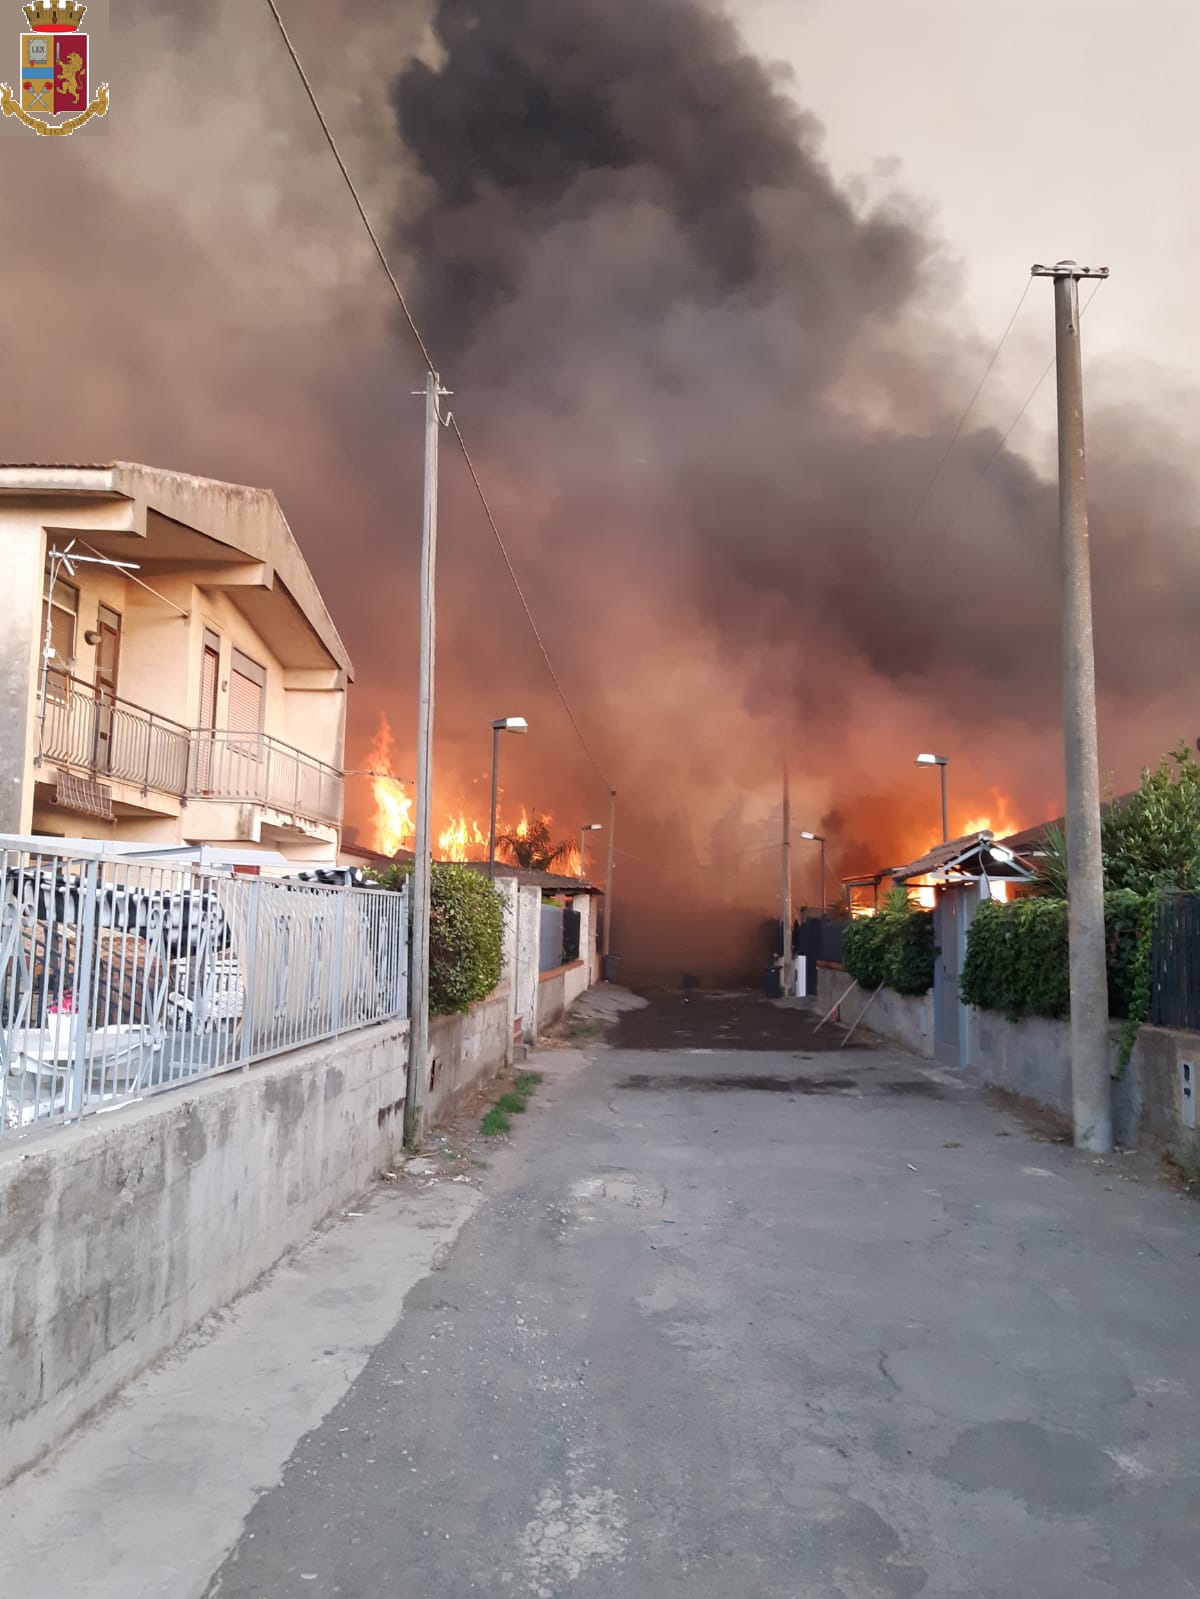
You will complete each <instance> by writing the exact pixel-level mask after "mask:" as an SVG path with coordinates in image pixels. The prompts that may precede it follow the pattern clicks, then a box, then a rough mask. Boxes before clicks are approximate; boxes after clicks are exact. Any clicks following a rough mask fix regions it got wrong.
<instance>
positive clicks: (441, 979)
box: [373, 861, 504, 1016]
mask: <svg viewBox="0 0 1200 1599" xmlns="http://www.w3.org/2000/svg"><path fill="white" fill-rule="evenodd" d="M373 875H374V877H375V881H376V882H378V883H379V884H381V885H382V886H383V887H384V888H391V889H401V888H403V887H404V885H405V883H406V882H407V881H408V880H409V878H410V877H411V876H412V868H411V866H400V865H393V866H388V867H386V868H385V869H384V870H383V871H381V872H377V873H375V874H373ZM503 947H504V919H503V907H502V904H501V900H500V896H499V894H498V893H497V892H496V890H495V889H494V888H493V887H492V885H491V884H490V883H489V882H488V880H487V878H486V877H484V876H482V874H481V873H479V872H473V871H470V870H469V869H468V868H467V867H465V866H447V865H442V864H441V863H439V862H436V861H435V862H434V866H433V877H432V880H431V883H430V917H429V1010H430V1013H431V1014H432V1015H434V1016H453V1015H456V1014H459V1013H461V1012H463V1011H467V1010H470V1008H471V1006H472V1005H474V1004H475V1003H476V1002H477V1001H479V1000H481V999H486V998H487V997H488V995H489V994H490V993H491V992H492V990H493V989H494V988H495V986H496V984H497V983H498V982H499V981H500V971H501V967H502V965H503Z"/></svg>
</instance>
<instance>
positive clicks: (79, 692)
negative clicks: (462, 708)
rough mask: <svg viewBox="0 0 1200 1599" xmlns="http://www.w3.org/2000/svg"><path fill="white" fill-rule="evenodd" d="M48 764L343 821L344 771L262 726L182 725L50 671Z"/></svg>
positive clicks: (45, 730) (146, 788) (101, 778)
mask: <svg viewBox="0 0 1200 1599" xmlns="http://www.w3.org/2000/svg"><path fill="white" fill-rule="evenodd" d="M44 711H45V719H44V722H43V725H42V731H41V753H42V760H43V763H44V764H48V765H52V766H65V767H68V768H69V769H71V770H74V771H86V772H87V773H89V775H90V776H92V777H93V778H94V779H96V780H97V781H98V782H106V781H112V782H117V783H130V784H133V785H135V786H136V787H138V788H140V789H141V790H142V792H143V793H149V792H150V790H154V791H155V792H156V793H159V794H173V795H176V796H178V797H179V798H180V799H184V798H193V799H221V800H238V801H242V802H248V803H251V804H258V805H269V806H271V807H272V809H274V810H278V811H282V812H285V813H286V814H288V815H290V816H295V817H298V818H301V819H303V820H306V821H311V822H319V823H326V824H330V825H334V826H336V825H337V824H338V823H340V821H341V819H342V788H343V781H342V774H341V772H339V771H338V769H337V768H336V767H334V766H327V765H326V764H325V762H324V761H319V760H317V759H316V758H315V757H314V756H312V755H305V754H304V752H303V751H302V750H298V749H294V748H293V747H292V745H290V744H284V743H282V742H281V741H280V740H279V739H276V738H270V737H269V736H268V735H267V734H265V733H231V732H227V731H225V730H224V729H222V730H212V729H208V728H187V727H184V726H182V725H181V724H180V723H179V722H173V721H171V720H170V718H169V717H165V716H159V715H158V714H157V713H156V712H154V711H148V710H146V709H145V708H144V707H143V706H141V705H134V704H132V703H131V702H130V701H128V700H123V699H119V698H117V697H116V696H115V695H111V694H107V693H105V692H103V691H102V690H98V689H97V688H96V687H95V686H94V684H91V683H87V682H84V681H83V680H82V679H81V678H76V677H69V676H68V675H67V674H66V673H65V672H51V673H49V676H48V682H47V688H46V700H45V706H44Z"/></svg>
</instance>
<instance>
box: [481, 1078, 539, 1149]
mask: <svg viewBox="0 0 1200 1599" xmlns="http://www.w3.org/2000/svg"><path fill="white" fill-rule="evenodd" d="M541 1080H542V1074H541V1072H522V1073H521V1074H520V1076H518V1077H517V1078H516V1080H515V1081H514V1083H513V1085H512V1087H511V1088H510V1089H508V1090H507V1092H505V1093H503V1094H501V1095H500V1098H499V1099H498V1100H497V1101H496V1103H495V1104H494V1105H493V1106H492V1108H491V1110H489V1111H488V1113H487V1115H486V1116H485V1117H484V1118H483V1121H482V1122H481V1123H480V1128H479V1130H480V1132H481V1133H482V1134H483V1136H484V1137H485V1138H499V1137H500V1136H501V1134H503V1133H509V1132H511V1131H512V1120H511V1118H512V1117H513V1116H523V1115H524V1114H525V1112H526V1111H527V1110H528V1109H529V1099H530V1096H531V1095H532V1093H533V1091H534V1089H535V1088H536V1087H537V1086H538V1084H539V1083H540V1082H541Z"/></svg>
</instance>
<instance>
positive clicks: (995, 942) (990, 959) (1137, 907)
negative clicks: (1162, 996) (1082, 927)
mask: <svg viewBox="0 0 1200 1599" xmlns="http://www.w3.org/2000/svg"><path fill="white" fill-rule="evenodd" d="M1145 906H1146V902H1145V900H1143V899H1142V897H1141V896H1140V895H1138V894H1134V893H1131V892H1130V891H1128V890H1125V889H1121V890H1117V891H1115V892H1113V893H1110V894H1106V895H1105V896H1104V922H1105V929H1106V933H1107V944H1108V1009H1109V1014H1110V1015H1112V1016H1118V1017H1127V1016H1129V1014H1130V1010H1131V1007H1132V1008H1133V1009H1134V1010H1136V1009H1137V1008H1138V1004H1137V1003H1135V996H1137V995H1138V994H1139V993H1140V991H1141V988H1142V986H1143V982H1142V977H1141V974H1140V971H1139V949H1140V947H1141V945H1142V943H1143V942H1144V939H1145V927H1146V921H1145ZM960 989H961V993H962V997H963V999H964V1000H965V1001H966V1002H967V1004H968V1005H977V1006H978V1007H979V1008H980V1009H981V1010H995V1011H1002V1012H1003V1013H1004V1015H1005V1016H1007V1017H1008V1019H1009V1021H1014V1022H1015V1021H1019V1020H1020V1019H1021V1018H1022V1017H1023V1016H1048V1017H1051V1018H1061V1017H1065V1016H1069V1015H1070V1012H1071V981H1070V956H1069V950H1068V941H1067V902H1066V900H1065V899H1035V898H1030V899H1017V900H1012V901H1010V902H1009V903H1008V904H1000V903H998V902H997V901H996V900H985V901H984V903H983V904H982V905H981V906H980V907H979V909H978V911H977V912H976V915H975V920H974V921H973V922H972V923H971V930H970V932H969V933H968V935H967V958H966V962H965V964H964V966H963V971H962V979H961V983H960Z"/></svg>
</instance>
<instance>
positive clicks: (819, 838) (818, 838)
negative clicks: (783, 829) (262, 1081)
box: [800, 833, 825, 921]
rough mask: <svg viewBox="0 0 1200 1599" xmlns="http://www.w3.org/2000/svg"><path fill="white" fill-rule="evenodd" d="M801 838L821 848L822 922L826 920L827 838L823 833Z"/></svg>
mask: <svg viewBox="0 0 1200 1599" xmlns="http://www.w3.org/2000/svg"><path fill="white" fill-rule="evenodd" d="M800 837H801V838H806V839H808V841H809V843H810V844H819V845H820V846H821V920H822V921H824V920H825V837H824V834H822V833H801V835H800Z"/></svg>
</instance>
